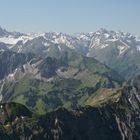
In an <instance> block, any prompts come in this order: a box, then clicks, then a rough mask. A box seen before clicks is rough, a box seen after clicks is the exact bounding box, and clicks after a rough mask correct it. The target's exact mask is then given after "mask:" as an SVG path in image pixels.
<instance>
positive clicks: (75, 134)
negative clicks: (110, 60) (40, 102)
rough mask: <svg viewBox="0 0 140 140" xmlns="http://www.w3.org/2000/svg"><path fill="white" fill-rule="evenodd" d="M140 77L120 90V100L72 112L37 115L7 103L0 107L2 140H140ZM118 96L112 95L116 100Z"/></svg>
mask: <svg viewBox="0 0 140 140" xmlns="http://www.w3.org/2000/svg"><path fill="white" fill-rule="evenodd" d="M139 92H140V76H138V77H136V78H134V79H133V80H131V81H129V82H128V83H127V84H125V85H124V86H123V88H122V89H120V92H118V94H119V95H118V96H117V98H115V99H114V100H112V102H106V101H105V102H104V104H100V105H98V106H96V107H95V105H92V102H91V103H89V104H90V106H86V107H83V108H78V109H75V110H71V111H68V110H66V109H64V108H60V109H58V110H56V111H53V112H50V113H47V114H46V115H37V114H33V113H32V112H30V111H29V110H28V109H27V108H26V107H24V106H22V105H20V104H16V103H7V104H1V105H0V122H1V125H0V126H1V127H0V128H1V129H0V138H1V139H2V140H6V139H7V140H12V139H14V140H18V139H21V140H22V139H32V140H40V139H42V140H43V139H44V140H85V139H86V140H112V139H114V140H139V139H140V94H139ZM114 96H116V94H115V95H114V94H112V97H114Z"/></svg>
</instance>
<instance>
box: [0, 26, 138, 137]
mask: <svg viewBox="0 0 140 140" xmlns="http://www.w3.org/2000/svg"><path fill="white" fill-rule="evenodd" d="M139 57H140V38H139V37H136V36H133V35H131V34H130V33H123V32H115V31H108V30H106V29H100V30H98V31H97V32H90V33H78V34H74V35H68V34H64V33H56V32H49V33H29V34H25V33H18V32H8V31H6V30H5V29H2V28H0V139H2V140H6V139H7V140H13V139H16V140H18V139H19V140H22V139H31V140H40V139H42V140H85V139H87V140H93V139H95V140H112V139H115V140H139V139H140V131H139V130H140V111H139V110H140V94H139V91H140V76H139V75H140V61H139V60H140V58H139Z"/></svg>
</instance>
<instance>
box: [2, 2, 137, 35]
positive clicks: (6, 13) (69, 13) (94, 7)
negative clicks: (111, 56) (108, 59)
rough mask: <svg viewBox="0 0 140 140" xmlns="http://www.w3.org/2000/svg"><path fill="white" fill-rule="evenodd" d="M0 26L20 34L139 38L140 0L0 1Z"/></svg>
mask: <svg viewBox="0 0 140 140" xmlns="http://www.w3.org/2000/svg"><path fill="white" fill-rule="evenodd" d="M0 25H1V26H2V27H4V28H6V29H8V30H10V31H12V30H16V31H21V32H42V31H57V32H66V33H76V32H90V31H96V30H98V29H99V28H107V29H109V30H122V31H125V32H131V33H133V34H137V35H140V0H0Z"/></svg>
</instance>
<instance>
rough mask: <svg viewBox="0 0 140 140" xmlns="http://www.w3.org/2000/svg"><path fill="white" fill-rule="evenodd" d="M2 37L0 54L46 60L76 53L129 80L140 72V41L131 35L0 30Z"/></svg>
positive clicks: (119, 33)
mask: <svg viewBox="0 0 140 140" xmlns="http://www.w3.org/2000/svg"><path fill="white" fill-rule="evenodd" d="M0 34H1V36H0V51H4V50H10V51H15V52H18V53H25V54H26V53H34V54H37V55H40V56H44V57H46V56H51V57H59V56H61V55H62V54H63V53H64V52H65V51H75V52H77V53H80V54H83V55H85V56H88V57H93V58H95V59H97V60H99V61H100V62H102V63H104V64H106V65H107V66H109V67H111V68H112V69H114V70H116V71H117V72H118V73H119V74H120V75H122V76H124V77H125V78H126V79H129V78H131V77H133V75H137V74H139V71H140V62H139V60H140V37H137V36H134V35H132V34H130V33H124V32H115V31H108V30H106V29H100V30H98V31H96V32H90V33H79V34H74V35H68V34H64V33H56V32H48V33H34V34H22V33H17V32H8V31H6V30H4V29H2V28H0Z"/></svg>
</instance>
